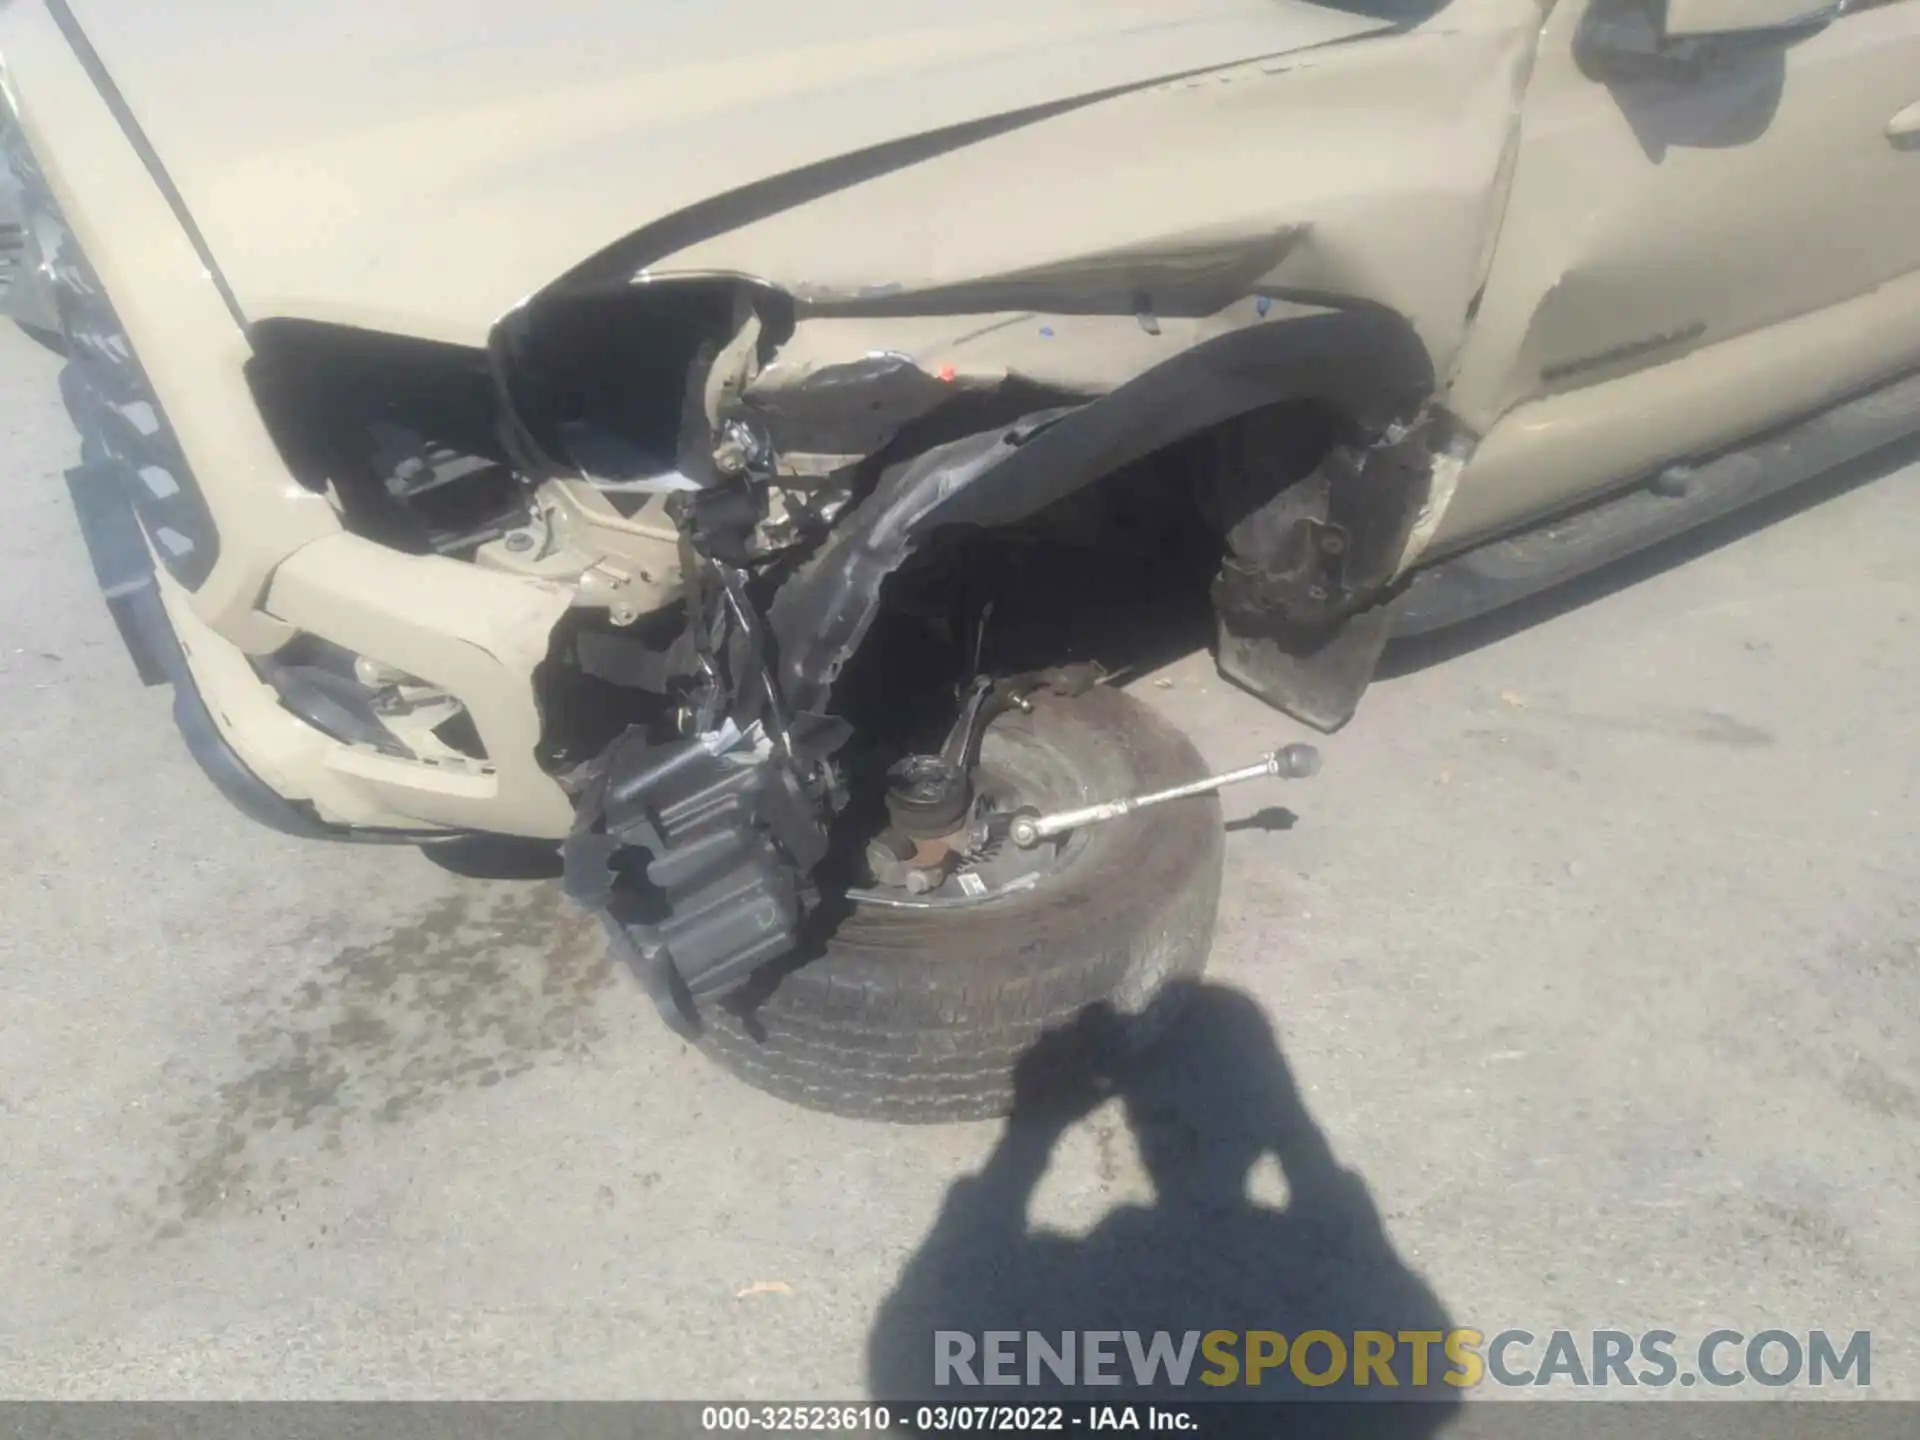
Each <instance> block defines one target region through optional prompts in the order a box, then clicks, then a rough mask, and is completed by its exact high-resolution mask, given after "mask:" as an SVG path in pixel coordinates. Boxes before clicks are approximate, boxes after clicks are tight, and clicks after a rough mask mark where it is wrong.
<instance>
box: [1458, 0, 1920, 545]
mask: <svg viewBox="0 0 1920 1440" xmlns="http://www.w3.org/2000/svg"><path fill="white" fill-rule="evenodd" d="M1816 3H1818V0H1804V4H1802V5H1797V6H1791V8H1792V9H1794V10H1803V9H1805V8H1807V7H1808V6H1811V5H1813V4H1816ZM1788 5H1791V0H1788ZM1786 8H1787V6H1783V3H1782V0H1558V3H1556V4H1555V5H1554V6H1553V9H1552V11H1551V12H1550V14H1549V15H1548V17H1547V22H1546V26H1545V29H1544V31H1543V34H1542V44H1541V50H1540V54H1539V58H1538V62H1537V65H1536V69H1535V72H1534V76H1533V79H1532V81H1531V83H1530V85H1529V88H1528V92H1527V96H1526V100H1525V103H1524V108H1523V112H1522V117H1521V123H1520V132H1519V141H1518V148H1517V152H1516V155H1515V160H1514V171H1513V183H1512V187H1511V190H1510V193H1509V196H1508V203H1507V208H1506V213H1505V218H1504V221H1503V223H1502V227H1501V232H1500V235H1499V237H1498V241H1497V243H1496V246H1495V249H1494V255H1493V260H1492V263H1491V266H1490V268H1489V272H1488V277H1487V283H1486V288H1485V291H1484V293H1483V297H1482V300H1481V305H1480V310H1479V313H1478V315H1477V317H1476V319H1475V323H1474V326H1473V328H1472V329H1471V331H1470V332H1469V335H1468V339H1467V342H1466V344H1465V345H1464V346H1463V347H1462V350H1461V352H1460V355H1459V358H1458V361H1457V363H1456V366H1455V370H1454V374H1453V377H1452V382H1451V388H1450V392H1449V402H1450V404H1451V406H1452V408H1453V410H1454V412H1455V413H1456V414H1458V415H1459V416H1460V417H1461V418H1462V419H1463V420H1464V421H1465V422H1466V423H1467V424H1468V425H1469V426H1470V427H1471V428H1473V429H1474V430H1475V431H1477V432H1479V433H1480V434H1481V436H1482V443H1481V445H1480V447H1479V450H1478V451H1477V452H1476V454H1475V456H1474V458H1473V460H1472V462H1471V463H1470V464H1469V466H1468V467H1467V470H1466V471H1465V473H1464V474H1463V475H1462V477H1461V481H1460V485H1459V488H1458V490H1457V492H1456V494H1455V497H1454V500H1453V503H1452V505H1451V506H1450V507H1449V509H1448V512H1447V515H1446V517H1445V519H1444V521H1443V523H1442V526H1441V529H1440V531H1439V533H1438V535H1437V536H1436V540H1435V544H1436V545H1437V546H1440V547H1443V548H1458V546H1459V545H1461V544H1464V543H1467V542H1469V541H1471V540H1473V539H1477V538H1480V537H1482V536H1484V535H1487V534H1490V533H1494V532H1497V531H1499V530H1502V529H1507V528H1512V527H1513V526H1514V525H1516V524H1518V523H1521V522H1523V521H1525V520H1527V519H1530V518H1533V517H1536V516H1540V515H1543V514H1547V513H1550V512H1552V511H1555V510H1559V509H1564V508H1566V507H1567V506H1568V505H1570V504H1573V503H1576V502H1578V501H1580V500H1583V499H1585V498H1587V497H1588V496H1591V495H1593V494H1596V493H1598V492H1600V491H1603V490H1606V489H1608V488H1611V487H1614V486H1617V485H1621V484H1626V483H1630V482H1631V481H1633V480H1635V479H1637V478H1639V477H1640V476H1642V475H1644V474H1645V473H1646V472H1647V471H1648V470H1649V469H1651V468H1654V467H1657V466H1659V465H1662V464H1664V463H1666V462H1669V461H1672V460H1677V459H1681V458H1684V457H1686V456H1689V455H1695V454H1699V453H1701V452H1703V451H1707V450H1711V449H1713V448H1716V447H1720V446H1725V445H1727V444H1730V443H1732V442H1734V441H1737V440H1739V439H1742V438H1744V437H1745V436H1747V435H1749V434H1752V433H1753V432H1755V431H1758V430H1760V429H1763V428H1766V427H1768V426H1770V425H1772V424H1775V423H1779V422H1781V421H1784V420H1789V419H1792V418H1794V417H1796V416H1798V415H1802V414H1805V413H1807V412H1810V411H1812V410H1816V409H1819V408H1821V407H1823V406H1825V405H1828V404H1831V403H1833V402H1834V401H1836V400H1839V399H1842V398H1845V397H1846V396H1847V395H1848V394H1849V393H1851V392H1854V391H1858V390H1860V389H1862V388H1864V387H1867V386H1870V385H1872V384H1873V383H1874V382H1875V381H1877V380H1880V379H1883V378H1886V377H1889V376H1891V375H1893V374H1896V373H1898V372H1900V371H1902V370H1905V369H1909V368H1913V367H1916V366H1920V0H1854V3H1853V4H1852V5H1851V6H1850V7H1848V8H1846V9H1845V10H1842V11H1839V12H1838V13H1830V14H1828V15H1827V16H1826V17H1825V18H1816V19H1814V20H1812V21H1810V22H1808V23H1801V24H1782V25H1772V26H1763V27H1762V28H1756V29H1741V30H1738V31H1734V32H1727V33H1721V34H1716V35H1692V36H1686V37H1674V36H1671V35H1668V34H1665V33H1663V28H1662V27H1663V25H1664V23H1665V21H1664V19H1663V15H1664V14H1665V13H1666V12H1668V11H1669V10H1671V11H1672V12H1676V13H1677V15H1678V17H1680V18H1681V19H1682V21H1683V22H1685V21H1687V20H1691V21H1692V22H1695V23H1698V22H1700V21H1701V20H1703V19H1704V20H1706V21H1708V22H1709V23H1730V24H1736V25H1738V24H1741V23H1743V20H1744V22H1752V21H1754V20H1755V19H1756V18H1769V17H1768V16H1767V12H1784V10H1785V9H1786Z"/></svg>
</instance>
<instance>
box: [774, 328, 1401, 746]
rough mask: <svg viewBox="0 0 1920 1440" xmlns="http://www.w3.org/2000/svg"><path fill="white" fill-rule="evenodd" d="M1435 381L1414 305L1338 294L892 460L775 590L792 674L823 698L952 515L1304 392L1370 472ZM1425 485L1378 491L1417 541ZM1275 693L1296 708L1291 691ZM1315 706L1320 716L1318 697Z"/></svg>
mask: <svg viewBox="0 0 1920 1440" xmlns="http://www.w3.org/2000/svg"><path fill="white" fill-rule="evenodd" d="M1434 388H1435V378H1434V370H1433V364H1432V360H1431V357H1430V356H1429V354H1428V351H1427V349H1426V347H1425V346H1424V345H1423V344H1422V342H1421V341H1420V338H1419V336H1418V335H1417V334H1416V333H1415V331H1414V329H1413V327H1412V326H1411V325H1410V324H1409V323H1408V321H1407V320H1406V319H1405V318H1404V317H1403V316H1401V315H1399V314H1397V313H1396V312H1394V311H1391V310H1388V309H1386V308H1384V307H1378V306H1364V305H1355V306H1342V307H1340V308H1333V307H1327V308H1322V309H1316V310H1311V311H1308V312H1307V313H1305V314H1296V315H1294V316H1290V317H1289V318H1286V319H1284V320H1277V321H1275V322H1274V323H1270V324H1264V325H1257V326H1252V327H1248V328H1246V329H1242V330H1238V331H1235V332H1232V333H1230V334H1227V335H1223V336H1219V337H1217V338H1215V339H1213V340H1210V341H1208V342H1206V343H1204V344H1201V345H1198V346H1195V347H1194V348H1193V349H1191V350H1188V351H1186V352H1184V353H1182V354H1180V355H1178V356H1176V357H1174V358H1173V359H1170V360H1168V361H1167V362H1166V363H1164V364H1162V365H1159V366H1156V367H1155V368H1154V369H1152V370H1149V371H1147V372H1145V373H1143V374H1141V375H1139V376H1137V377H1135V378H1134V379H1132V380H1130V381H1128V382H1127V383H1126V384H1124V385H1121V386H1119V387H1118V388H1116V389H1114V390H1113V391H1111V392H1109V393H1108V394H1106V395H1104V396H1102V397H1101V398H1099V399H1097V400H1094V401H1091V402H1088V403H1086V404H1083V405H1078V406H1071V407H1061V408H1056V409H1050V410H1043V411H1038V412H1035V413H1032V414H1029V415H1026V416H1023V417H1022V418H1020V419H1019V420H1017V421H1015V422H1014V423H1012V424H1010V425H1003V426H998V427H995V428H994V429H991V430H984V431H980V432H977V433H974V434H970V435H967V436H964V437H962V438H960V439H957V440H953V441H950V442H948V443H946V444H942V445H937V446H934V447H933V448H931V449H928V450H926V451H924V452H922V453H920V454H918V455H915V456H913V457H911V458H909V459H906V460H903V461H902V462H900V463H898V464H895V465H893V466H890V467H889V468H887V469H886V470H885V471H884V472H883V473H882V475H881V477H880V479H879V481H878V483H877V484H876V485H875V487H874V489H873V491H872V492H871V494H869V495H868V497H867V498H866V499H865V500H864V501H863V502H862V503H861V505H860V506H859V507H858V509H857V510H856V511H855V512H854V513H853V514H852V515H851V516H849V517H848V518H847V519H846V520H845V521H844V522H843V523H842V524H841V525H840V526H839V527H838V529H837V530H836V532H835V533H834V535H833V536H832V537H831V538H830V539H829V540H828V541H827V543H826V544H825V545H824V546H823V547H822V549H821V550H820V551H819V552H818V553H817V554H816V555H815V556H813V557H812V559H810V560H809V561H808V562H807V564H806V565H805V566H804V567H802V568H801V569H800V570H799V571H798V572H797V573H796V574H795V575H794V577H793V578H792V579H791V580H789V581H788V582H787V583H786V584H785V585H784V586H783V587H782V588H781V590H780V591H779V593H778V594H777V595H776V596H775V598H774V600H773V603H772V605H771V607H770V610H769V621H770V624H771V628H772V631H773V636H774V639H775V642H776V645H777V649H778V654H779V674H780V680H781V686H782V689H783V691H784V692H785V694H786V696H787V698H788V700H789V701H790V703H792V704H793V705H794V706H795V707H796V708H797V709H799V710H801V711H819V710H823V709H824V708H825V707H826V705H827V702H828V698H829V696H830V693H831V691H832V687H833V684H834V681H835V679H836V678H837V677H838V676H839V674H840V672H841V670H842V668H843V667H844V666H845V665H846V663H847V662H848V661H849V660H850V659H851V658H852V657H853V655H854V654H855V653H856V651H857V650H858V649H859V647H860V646H861V644H862V642H863V640H864V639H865V637H866V635H867V632H868V630H869V628H870V627H871V625H872V623H873V620H874V618H875V616H876V615H877V613H878V612H879V609H880V605H881V590H882V587H883V585H884V584H885V582H886V581H887V579H888V578H889V576H891V575H892V574H893V573H894V572H895V571H897V570H898V569H899V568H900V567H901V566H902V565H904V564H905V563H906V562H907V561H908V559H909V558H911V557H912V556H913V555H914V554H915V553H916V552H917V551H918V550H920V549H921V548H922V547H923V546H924V545H926V544H927V543H928V542H929V541H930V540H931V539H932V538H933V537H934V536H935V535H936V534H937V533H938V532H940V531H941V530H943V529H946V528H948V527H951V526H956V525H968V526H975V527H982V528H987V529H992V528H998V527H1002V526H1006V525H1010V524H1013V523H1015V522H1017V521H1020V520H1022V519H1024V518H1026V517H1028V516H1031V515H1033V514H1035V513H1036V512H1038V511H1040V510H1041V509H1044V508H1045V507H1046V506H1048V505H1050V504H1052V503H1054V502H1055V501H1058V500H1061V499H1063V498H1065V497H1067V496H1069V495H1072V494H1074V493H1075V492H1077V491H1081V490H1084V489H1086V488H1087V487H1089V486H1093V485H1096V484H1098V483H1099V482H1100V481H1101V480H1102V479H1103V478H1105V477H1106V476H1109V475H1112V474H1114V473H1115V472H1116V471H1117V470H1119V469H1120V468H1121V467H1123V466H1125V465H1127V464H1128V463H1130V462H1132V461H1135V460H1138V459H1140V458H1142V457H1144V456H1147V455H1149V454H1151V453H1153V452H1155V451H1158V450H1161V449H1163V448H1165V447H1167V446H1169V445H1172V444H1174V443H1175V442H1179V441H1183V440H1189V439H1192V438H1194V437H1197V436H1201V435H1203V434H1205V433H1206V432H1208V431H1210V430H1215V429H1217V428H1219V427H1222V426H1227V425H1230V424H1232V423H1233V422H1235V421H1238V420H1241V419H1242V418H1243V417H1247V416H1250V415H1254V414H1256V413H1259V412H1262V411H1269V410H1271V409H1273V408H1274V407H1277V406H1284V405H1289V404H1294V403H1300V402H1315V403H1318V404H1321V405H1324V406H1326V407H1328V408H1330V409H1331V410H1332V411H1333V412H1334V413H1335V414H1337V415H1338V416H1339V417H1340V418H1341V420H1342V422H1343V427H1344V429H1345V430H1346V431H1347V433H1348V434H1349V435H1350V436H1351V437H1352V438H1353V441H1354V443H1355V445H1356V446H1357V447H1358V449H1359V451H1360V453H1361V455H1362V457H1363V461H1362V463H1361V464H1360V465H1358V466H1357V467H1356V469H1357V470H1358V471H1359V472H1361V473H1364V471H1365V469H1366V468H1367V467H1366V465H1365V463H1364V456H1366V455H1369V454H1372V453H1376V452H1378V451H1380V450H1382V449H1385V448H1389V447H1393V446H1402V447H1404V442H1405V440H1406V438H1407V437H1408V436H1409V435H1410V434H1412V433H1414V432H1415V431H1416V430H1417V429H1418V428H1419V427H1420V422H1421V419H1422V417H1423V416H1424V415H1425V414H1426V413H1427V407H1428V404H1429V401H1430V399H1431V396H1432V394H1433V392H1434ZM1352 488H1353V489H1354V490H1355V491H1356V492H1358V491H1360V490H1363V489H1364V487H1363V486H1360V485H1357V484H1356V485H1354V486H1353V487H1352ZM1415 488H1418V489H1419V493H1418V495H1414V494H1413V493H1412V491H1413V489H1415ZM1424 499H1425V490H1424V487H1409V486H1405V485H1402V486H1399V487H1395V490H1394V494H1393V495H1392V496H1390V497H1383V498H1382V499H1381V500H1380V501H1379V502H1377V503H1382V504H1387V505H1390V506H1391V509H1392V512H1393V513H1392V514H1391V515H1389V516H1387V517H1386V519H1385V521H1384V522H1383V524H1382V525H1381V527H1380V528H1381V529H1382V530H1391V531H1394V532H1397V533H1399V534H1400V535H1401V537H1402V540H1403V541H1404V535H1405V532H1406V531H1408V530H1410V529H1411V527H1412V524H1413V520H1414V516H1415V514H1416V513H1417V511H1418V508H1419V502H1423V501H1424ZM1400 549H1401V550H1404V544H1402V545H1401V547H1400ZM1398 560H1399V552H1398V551H1396V553H1395V554H1394V555H1393V556H1392V558H1391V560H1390V561H1389V562H1388V563H1387V564H1385V565H1384V566H1381V567H1378V568H1379V569H1380V573H1379V574H1377V575H1375V576H1372V577H1369V582H1368V586H1367V588H1368V590H1369V591H1370V592H1372V591H1377V590H1378V589H1380V588H1381V587H1383V586H1385V585H1386V584H1387V583H1389V582H1390V581H1391V580H1392V578H1393V577H1394V575H1395V574H1396V573H1397V570H1398ZM1350 608H1352V609H1355V610H1357V609H1358V608H1359V607H1357V606H1355V607H1350ZM1337 618H1338V619H1342V620H1343V619H1344V618H1345V616H1340V617H1337ZM1320 648H1325V647H1324V645H1322V646H1321V647H1320ZM1230 678H1235V679H1236V680H1237V679H1239V678H1240V677H1238V676H1231V677H1230ZM1241 683H1247V682H1245V681H1242V682H1241ZM1362 687H1364V680H1363V681H1362ZM1249 688H1255V689H1256V690H1258V686H1254V685H1250V686H1249ZM1263 698H1267V699H1269V700H1270V701H1272V703H1275V704H1277V705H1279V706H1280V708H1282V709H1289V710H1292V709H1293V708H1294V707H1292V706H1291V705H1289V704H1288V703H1285V702H1286V699H1287V697H1286V696H1285V695H1284V694H1281V693H1279V692H1278V691H1276V693H1275V694H1272V695H1265V696H1263ZM1356 698H1357V696H1356ZM1304 708H1306V709H1308V710H1309V711H1312V710H1314V709H1316V708H1317V707H1313V706H1308V707H1304ZM1301 718H1304V719H1308V720H1309V721H1310V722H1313V715H1312V714H1311V713H1309V714H1303V715H1302V716H1301ZM1314 723H1317V722H1314Z"/></svg>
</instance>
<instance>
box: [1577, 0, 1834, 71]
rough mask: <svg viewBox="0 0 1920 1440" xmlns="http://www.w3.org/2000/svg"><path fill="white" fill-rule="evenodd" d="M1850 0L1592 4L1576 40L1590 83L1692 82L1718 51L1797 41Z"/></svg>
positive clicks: (1617, 0)
mask: <svg viewBox="0 0 1920 1440" xmlns="http://www.w3.org/2000/svg"><path fill="white" fill-rule="evenodd" d="M1848 3H1849V0H1591V3H1589V4H1588V6H1587V10H1586V13H1585V14H1584V15H1582V16H1581V19H1580V29H1579V33H1578V34H1577V35H1576V37H1575V39H1574V54H1575V56H1576V57H1577V58H1578V60H1579V62H1580V67H1581V69H1583V70H1584V71H1586V73H1587V74H1589V75H1591V76H1593V77H1594V78H1596V79H1601V80H1606V81H1608V82H1612V81H1614V80H1633V79H1642V80H1662V81H1668V82H1674V83H1685V82H1688V81H1694V80H1698V79H1699V78H1700V76H1701V75H1702V73H1703V71H1704V67H1705V66H1706V65H1707V64H1708V63H1709V62H1710V60H1711V59H1712V57H1713V56H1714V55H1715V54H1716V53H1722V52H1726V51H1730V50H1747V49H1751V48H1752V47H1753V46H1755V45H1768V44H1770V43H1774V42H1777V41H1780V40H1783V39H1784V40H1795V39H1798V38H1800V37H1801V36H1803V35H1804V34H1806V33H1807V32H1808V31H1810V30H1816V29H1818V28H1819V27H1820V26H1822V25H1825V24H1827V23H1828V22H1829V21H1831V20H1833V19H1835V18H1837V17H1838V16H1840V15H1842V14H1844V13H1845V12H1846V9H1847V5H1848Z"/></svg>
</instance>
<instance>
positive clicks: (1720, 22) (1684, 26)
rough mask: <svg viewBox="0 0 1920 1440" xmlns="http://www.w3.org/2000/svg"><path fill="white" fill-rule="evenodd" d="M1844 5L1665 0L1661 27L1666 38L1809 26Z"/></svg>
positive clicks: (1820, 0)
mask: <svg viewBox="0 0 1920 1440" xmlns="http://www.w3.org/2000/svg"><path fill="white" fill-rule="evenodd" d="M1846 8H1847V5H1846V0H1838V3H1835V0H1667V6H1666V9H1667V18H1666V24H1665V25H1664V26H1662V27H1661V28H1662V31H1663V34H1664V36H1665V38H1666V39H1668V40H1698V39H1704V38H1706V37H1707V36H1710V35H1751V34H1753V33H1754V32H1756V31H1761V30H1800V29H1810V28H1812V27H1814V26H1818V25H1824V24H1826V23H1827V22H1828V21H1830V20H1833V19H1835V18H1836V17H1838V16H1839V15H1841V14H1842V13H1844V12H1845V10H1846Z"/></svg>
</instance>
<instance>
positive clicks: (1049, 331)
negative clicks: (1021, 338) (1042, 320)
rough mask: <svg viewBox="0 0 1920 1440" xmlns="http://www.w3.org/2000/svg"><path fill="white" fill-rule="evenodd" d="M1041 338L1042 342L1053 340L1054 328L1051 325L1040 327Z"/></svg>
mask: <svg viewBox="0 0 1920 1440" xmlns="http://www.w3.org/2000/svg"><path fill="white" fill-rule="evenodd" d="M1040 338H1041V339H1042V340H1051V339H1052V338H1053V327H1052V326H1051V325H1042V326H1041V327H1040Z"/></svg>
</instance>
